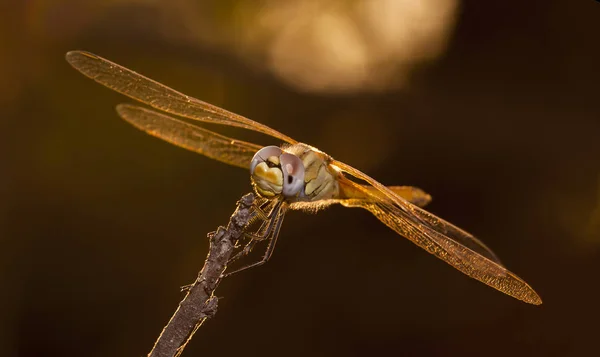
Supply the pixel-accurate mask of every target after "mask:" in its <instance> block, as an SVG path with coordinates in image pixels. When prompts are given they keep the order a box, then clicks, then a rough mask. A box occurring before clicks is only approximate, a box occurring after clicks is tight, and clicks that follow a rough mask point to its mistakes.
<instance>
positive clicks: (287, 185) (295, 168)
mask: <svg viewBox="0 0 600 357" xmlns="http://www.w3.org/2000/svg"><path fill="white" fill-rule="evenodd" d="M250 174H251V179H252V185H253V186H254V189H255V190H256V192H257V193H258V194H259V195H261V196H263V197H275V196H278V195H283V196H284V197H286V198H292V197H298V196H301V195H302V194H303V192H304V164H303V163H302V160H300V158H298V156H296V155H293V154H289V153H286V152H283V151H282V150H281V149H280V148H279V147H277V146H266V147H264V148H262V149H260V150H258V152H257V153H256V154H255V155H254V157H253V158H252V162H251V163H250Z"/></svg>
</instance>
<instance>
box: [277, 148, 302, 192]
mask: <svg viewBox="0 0 600 357" xmlns="http://www.w3.org/2000/svg"><path fill="white" fill-rule="evenodd" d="M279 160H280V162H281V171H283V190H282V193H283V195H284V196H285V197H295V196H298V195H299V194H301V193H302V189H303V188H304V164H303V163H302V160H300V158H299V157H298V156H296V155H292V154H288V153H284V154H281V156H279Z"/></svg>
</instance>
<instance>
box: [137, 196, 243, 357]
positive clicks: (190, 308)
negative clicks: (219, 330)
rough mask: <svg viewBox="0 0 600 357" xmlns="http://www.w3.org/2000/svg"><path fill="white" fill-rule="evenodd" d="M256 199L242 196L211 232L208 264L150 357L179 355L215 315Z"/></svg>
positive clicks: (160, 337) (170, 321)
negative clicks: (218, 292) (225, 275)
mask: <svg viewBox="0 0 600 357" xmlns="http://www.w3.org/2000/svg"><path fill="white" fill-rule="evenodd" d="M253 202H254V195H253V194H252V193H249V194H247V195H245V196H244V197H242V198H241V199H240V200H239V201H238V204H237V208H236V210H235V212H234V213H233V215H232V216H231V218H230V219H229V224H228V225H227V227H226V228H224V227H219V228H218V229H217V231H216V232H212V233H209V234H208V237H209V238H210V249H209V252H208V256H207V257H206V261H205V262H204V267H203V268H202V270H201V271H200V273H199V274H198V277H197V278H196V281H195V282H194V283H193V284H192V285H191V286H190V288H189V290H188V293H187V294H186V296H185V297H184V298H183V300H182V301H181V302H180V303H179V307H178V308H177V311H175V313H174V314H173V316H172V317H171V320H169V323H168V324H167V326H165V328H164V329H163V331H162V332H161V334H160V336H159V337H158V340H156V343H155V344H154V347H153V348H152V351H150V353H149V354H148V356H149V357H174V356H179V355H180V354H181V352H183V349H184V348H185V346H186V345H187V343H188V342H189V340H190V339H191V338H192V335H193V334H194V332H196V330H197V329H198V328H199V327H200V325H202V323H203V322H204V321H205V320H206V319H207V318H209V317H212V316H214V315H215V313H216V312H217V302H218V298H217V297H216V296H214V291H215V289H216V288H217V286H218V285H219V282H220V279H221V276H222V274H223V272H224V271H225V268H226V266H227V262H228V261H229V259H230V257H231V254H232V253H233V250H234V247H235V245H236V242H237V240H238V239H240V237H242V235H243V234H244V229H245V228H246V226H247V225H248V223H249V222H250V220H251V219H252V217H253V211H252V204H253Z"/></svg>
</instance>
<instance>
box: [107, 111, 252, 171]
mask: <svg viewBox="0 0 600 357" xmlns="http://www.w3.org/2000/svg"><path fill="white" fill-rule="evenodd" d="M117 113H118V114H119V115H120V116H121V117H122V118H123V119H125V120H126V121H128V122H129V123H131V124H132V125H133V126H135V127H137V128H138V129H141V130H143V131H145V132H147V133H148V134H150V135H153V136H156V137H158V138H161V139H163V140H165V141H168V142H170V143H172V144H174V145H177V146H180V147H182V148H185V149H188V150H191V151H194V152H197V153H199V154H202V155H205V156H207V157H210V158H211V159H215V160H218V161H221V162H224V163H226V164H230V165H234V166H239V167H242V168H245V169H248V168H249V167H250V161H251V160H252V157H253V156H254V154H255V153H256V152H257V151H258V150H260V149H261V146H260V145H256V144H252V143H248V142H245V141H240V140H235V139H231V138H228V137H226V136H223V135H221V134H217V133H215V132H212V131H210V130H206V129H204V128H201V127H199V126H196V125H192V124H190V123H186V122H184V121H181V120H178V119H175V118H172V117H170V116H168V115H165V114H162V113H159V112H155V111H154V110H150V109H147V108H143V107H140V106H137V105H130V104H120V105H118V106H117Z"/></svg>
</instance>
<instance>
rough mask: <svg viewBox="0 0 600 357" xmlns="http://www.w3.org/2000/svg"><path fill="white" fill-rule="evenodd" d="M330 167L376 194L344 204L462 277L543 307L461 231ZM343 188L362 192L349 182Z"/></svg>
mask: <svg viewBox="0 0 600 357" xmlns="http://www.w3.org/2000/svg"><path fill="white" fill-rule="evenodd" d="M332 165H333V166H335V167H337V168H339V169H340V170H341V171H343V172H346V173H348V174H350V175H352V176H354V177H356V178H359V179H361V180H364V181H367V182H368V183H369V184H371V185H372V186H373V187H375V188H376V189H377V190H378V192H377V193H374V192H372V191H371V192H370V191H369V190H364V189H363V191H364V192H365V194H369V195H372V197H373V199H372V200H354V201H352V202H349V204H346V206H350V207H362V208H364V209H367V210H368V211H370V212H371V213H372V214H373V215H375V217H377V218H378V219H379V220H380V221H381V222H383V223H384V224H385V225H387V226H388V227H390V228H391V229H393V230H394V231H396V232H397V233H398V234H400V235H402V236H404V237H406V238H408V239H409V240H411V241H412V242H413V243H415V244H416V245H418V246H419V247H421V248H423V249H425V250H426V251H428V252H429V253H431V254H433V255H435V256H436V257H438V258H440V259H442V260H443V261H445V262H446V263H448V264H450V265H452V266H453V267H455V268H456V269H458V270H460V271H461V272H463V273H464V274H466V275H468V276H470V277H472V278H474V279H477V280H479V281H481V282H483V283H485V284H487V285H489V286H491V287H493V288H495V289H497V290H499V291H501V292H503V293H505V294H508V295H510V296H513V297H515V298H517V299H519V300H522V301H524V302H527V303H530V304H535V305H539V304H541V303H542V300H541V298H540V297H539V296H538V295H537V293H536V292H535V291H534V290H533V289H532V288H531V287H530V286H529V285H528V284H527V283H526V282H525V281H523V280H522V279H521V278H519V277H518V276H516V275H515V274H513V273H512V272H510V271H509V270H508V269H506V268H505V267H503V266H502V264H501V263H500V261H499V260H498V259H497V258H496V256H495V255H494V254H493V253H492V252H491V250H490V249H489V248H487V247H486V246H485V245H484V244H483V243H482V242H480V241H479V240H478V239H476V238H475V237H473V236H472V235H470V234H469V233H467V232H465V231H463V230H461V229H460V228H458V227H456V226H454V225H452V224H450V223H448V222H446V221H444V220H442V219H441V218H438V217H436V216H435V215H433V214H431V213H429V212H427V211H425V210H423V209H421V208H419V207H416V206H414V205H412V204H410V203H409V202H407V201H406V200H404V199H403V198H402V197H400V196H398V195H396V194H395V193H394V192H392V191H391V190H389V189H388V188H387V187H385V186H384V185H382V184H381V183H379V182H377V181H376V180H374V179H372V178H371V177H369V176H368V175H366V174H364V173H362V172H360V171H359V170H357V169H355V168H353V167H351V166H349V165H346V164H344V163H342V162H339V161H334V162H333V163H332ZM341 180H343V181H344V184H346V185H351V186H355V189H359V190H360V189H362V186H361V185H359V184H356V183H354V182H352V181H350V180H349V179H345V178H341Z"/></svg>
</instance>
